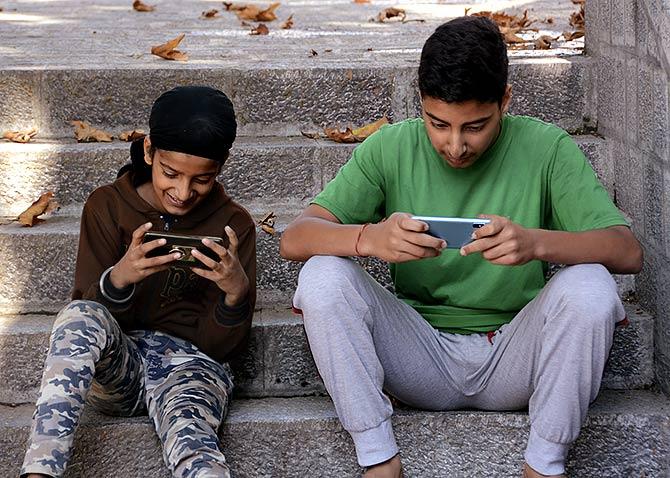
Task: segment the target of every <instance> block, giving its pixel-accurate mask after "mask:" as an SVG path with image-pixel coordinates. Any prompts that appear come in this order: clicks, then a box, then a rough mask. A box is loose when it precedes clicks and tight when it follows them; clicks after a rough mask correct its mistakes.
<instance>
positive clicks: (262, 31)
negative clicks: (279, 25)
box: [249, 23, 270, 35]
mask: <svg viewBox="0 0 670 478" xmlns="http://www.w3.org/2000/svg"><path fill="white" fill-rule="evenodd" d="M269 33H270V29H269V28H268V27H267V25H266V24H265V23H259V24H258V26H256V27H254V28H252V29H251V31H250V32H249V35H267V34H269Z"/></svg>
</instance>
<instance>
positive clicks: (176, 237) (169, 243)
mask: <svg viewBox="0 0 670 478" xmlns="http://www.w3.org/2000/svg"><path fill="white" fill-rule="evenodd" d="M156 239H165V240H166V243H165V244H164V245H162V246H159V247H157V248H155V249H152V250H151V251H149V252H148V253H147V257H158V256H167V255H169V254H173V253H175V252H181V254H182V256H181V259H177V260H176V261H174V262H172V264H180V265H183V266H188V267H199V268H201V269H207V270H210V269H209V267H207V266H206V265H205V264H203V263H202V262H200V261H199V260H198V259H196V258H195V257H193V255H192V254H191V251H192V250H193V249H197V250H198V251H199V252H202V253H203V254H204V255H206V256H207V257H209V258H210V259H213V260H215V261H216V262H219V260H220V257H219V255H218V254H217V253H216V252H214V251H213V250H211V249H210V248H209V247H207V246H205V245H204V244H203V243H202V240H203V239H210V240H211V241H212V242H215V243H217V244H219V245H221V246H223V239H221V238H220V237H214V236H185V235H181V234H172V233H169V232H155V231H149V232H147V233H146V234H144V240H143V241H142V242H151V241H155V240H156Z"/></svg>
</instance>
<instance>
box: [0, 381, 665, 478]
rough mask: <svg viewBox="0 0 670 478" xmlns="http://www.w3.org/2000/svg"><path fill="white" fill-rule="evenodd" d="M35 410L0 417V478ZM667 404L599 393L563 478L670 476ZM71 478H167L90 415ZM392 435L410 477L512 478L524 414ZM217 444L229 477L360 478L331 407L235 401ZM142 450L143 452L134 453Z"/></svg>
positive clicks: (2, 412) (444, 418)
mask: <svg viewBox="0 0 670 478" xmlns="http://www.w3.org/2000/svg"><path fill="white" fill-rule="evenodd" d="M32 411H33V408H32V407H31V406H27V405H26V406H20V407H16V408H9V407H0V449H2V450H3V453H2V456H0V475H2V476H17V474H18V471H19V467H20V463H21V462H22V459H23V454H24V449H25V446H26V445H25V443H26V440H27V437H28V433H29V427H30V419H31V414H32ZM669 413H670V402H669V401H668V399H667V398H665V397H664V396H662V395H658V394H656V393H653V392H648V391H635V392H612V391H611V392H604V393H602V394H601V395H600V397H599V398H598V399H597V400H596V402H594V404H593V405H592V407H591V409H590V412H589V416H588V418H587V420H586V423H585V425H584V428H583V429H582V433H581V436H580V437H579V439H578V440H577V442H576V443H575V444H574V446H573V447H572V450H571V451H570V454H569V455H568V462H567V472H568V475H569V476H578V477H580V478H590V477H594V478H595V477H598V478H600V477H602V476H607V477H608V478H628V477H631V476H649V477H661V476H667V470H668V466H670V463H669V461H670V459H669V457H670V436H669V430H670V420H669V419H668V416H669ZM84 415H85V416H84V419H83V420H82V425H81V427H80V429H79V431H78V435H77V437H76V438H75V452H74V457H73V459H72V460H71V462H70V463H71V464H70V468H69V470H68V473H67V474H66V476H67V477H71V478H72V477H78V478H88V477H95V478H116V477H118V476H128V477H131V476H133V477H135V476H142V477H145V478H159V477H160V478H167V477H168V476H169V474H168V472H167V471H166V469H165V467H164V465H163V464H162V463H161V453H160V449H159V447H160V445H159V443H158V440H157V438H156V436H155V433H154V431H153V427H152V425H151V423H150V422H149V420H148V419H147V418H145V417H139V418H131V419H127V418H126V419H122V418H111V417H107V416H102V415H99V414H96V413H94V412H92V411H90V410H88V411H87V412H86V413H85V414H84ZM393 425H394V431H395V434H396V438H397V441H398V445H399V447H400V449H401V456H402V459H403V462H404V467H405V472H406V474H407V476H411V477H413V478H414V477H415V478H422V477H426V478H429V477H430V478H433V477H436V476H443V477H446V476H448V477H468V478H470V477H491V476H496V477H501V478H504V477H510V478H511V477H518V476H520V469H521V464H522V462H523V456H522V453H523V449H524V447H525V444H526V439H527V435H528V431H529V420H528V415H527V413H526V412H480V411H454V412H423V411H417V410H410V409H399V410H396V414H395V416H394V418H393ZM221 441H222V444H223V450H224V453H225V454H226V457H227V460H228V462H229V464H230V466H231V468H232V470H233V473H234V476H236V477H240V478H245V477H270V476H273V477H297V476H338V477H356V476H360V474H361V470H360V469H359V468H358V466H357V464H356V461H355V454H354V449H353V444H352V442H351V439H350V437H349V436H348V434H347V433H346V432H345V431H344V430H343V429H342V427H341V425H340V424H339V422H338V420H337V417H336V415H335V411H334V408H333V406H332V404H331V402H330V400H329V399H327V398H324V397H312V398H290V399H285V398H284V399H282V398H274V399H260V400H237V401H233V405H232V407H231V410H230V414H229V416H228V418H227V420H226V423H225V425H224V427H223V430H222V432H221ZM140 444H141V446H139V445H140Z"/></svg>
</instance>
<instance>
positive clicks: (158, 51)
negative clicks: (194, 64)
mask: <svg viewBox="0 0 670 478" xmlns="http://www.w3.org/2000/svg"><path fill="white" fill-rule="evenodd" d="M183 39H184V34H183V33H182V34H181V35H179V36H178V37H177V38H173V39H172V40H170V41H168V42H167V43H163V44H162V45H156V46H152V47H151V54H152V55H156V56H160V57H161V58H165V59H166V60H176V61H186V60H188V55H187V54H186V53H183V52H181V51H179V50H175V48H177V46H179V43H180V42H181V41H182V40H183Z"/></svg>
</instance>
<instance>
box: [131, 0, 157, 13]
mask: <svg viewBox="0 0 670 478" xmlns="http://www.w3.org/2000/svg"><path fill="white" fill-rule="evenodd" d="M155 9H156V7H154V6H153V5H147V4H146V3H144V2H143V1H142V0H135V1H134V2H133V10H135V11H136V12H153V11H154V10H155Z"/></svg>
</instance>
